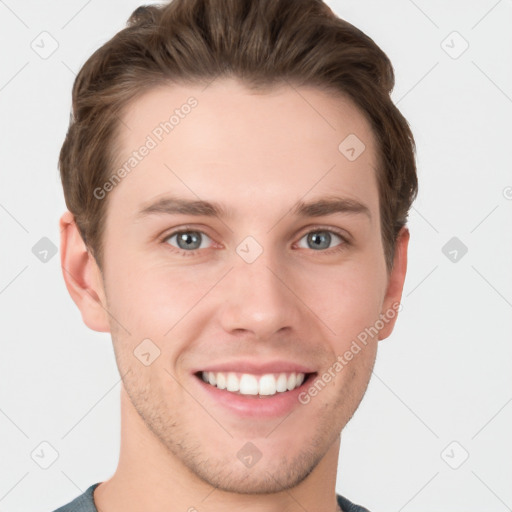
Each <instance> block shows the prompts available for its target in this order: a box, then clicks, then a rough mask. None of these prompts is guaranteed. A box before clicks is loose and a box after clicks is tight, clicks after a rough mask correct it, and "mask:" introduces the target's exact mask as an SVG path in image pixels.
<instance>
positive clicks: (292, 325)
mask: <svg viewBox="0 0 512 512" xmlns="http://www.w3.org/2000/svg"><path fill="white" fill-rule="evenodd" d="M237 258H238V257H237ZM234 263H235V264H234V268H233V269H232V270H231V272H230V273H229V275H228V276H227V279H226V280H225V282H223V286H224V289H223V294H222V296H223V297H224V298H225V301H224V302H223V304H222V305H221V308H220V321H221V324H222V327H223V329H224V330H225V331H226V332H229V333H238V334H240V332H250V333H251V337H252V338H255V339H261V340H264V339H269V338H270V337H272V335H274V334H275V333H277V332H279V331H281V330H282V331H284V330H290V329H292V330H297V326H298V322H299V321H300V318H301V304H302V303H301V301H300V299H299V298H298V297H297V296H296V295H295V294H294V292H293V290H294V282H293V281H294V278H293V277H292V275H291V272H290V271H289V270H287V269H286V268H285V265H284V264H278V258H277V256H275V255H274V254H273V252H271V251H270V250H267V251H263V253H262V254H261V255H260V256H259V257H258V258H257V259H256V260H255V261H253V262H252V263H247V262H246V261H244V260H243V259H241V258H238V260H237V259H235V260H234ZM302 317H305V315H304V312H303V313H302Z"/></svg>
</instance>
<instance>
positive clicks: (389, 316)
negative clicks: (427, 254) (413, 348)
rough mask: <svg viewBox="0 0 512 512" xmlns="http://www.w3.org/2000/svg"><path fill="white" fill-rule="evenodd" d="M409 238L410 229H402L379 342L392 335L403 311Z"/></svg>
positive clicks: (386, 297) (385, 299)
mask: <svg viewBox="0 0 512 512" xmlns="http://www.w3.org/2000/svg"><path fill="white" fill-rule="evenodd" d="M409 237H410V234H409V229H408V228H407V227H406V226H404V227H402V229H401V230H400V231H399V233H398V236H397V240H396V244H395V256H394V259H393V268H392V270H391V272H390V274H389V277H388V285H387V290H386V295H385V297H384V302H383V305H382V315H384V320H383V321H384V327H383V328H382V329H381V330H380V331H379V338H378V339H379V340H383V339H386V338H387V337H388V336H389V335H390V334H391V333H392V331H393V328H394V326H395V322H396V319H397V317H398V311H399V308H400V309H401V307H400V306H399V303H400V300H401V298H402V291H403V288H404V281H405V274H406V272H407V248H408V246H409Z"/></svg>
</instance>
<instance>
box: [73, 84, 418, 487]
mask: <svg viewBox="0 0 512 512" xmlns="http://www.w3.org/2000/svg"><path fill="white" fill-rule="evenodd" d="M202 89H203V88H201V87H191V86H187V87H184V86H177V85H172V86H171V85H170V86H166V87H159V88H157V89H154V90H152V91H151V92H149V93H147V94H145V95H144V96H142V97H141V98H139V99H138V100H137V101H135V102H134V103H133V104H132V105H131V106H130V107H129V109H128V110H127V112H126V115H125V116H124V117H123V121H124V123H125V124H126V125H127V127H126V126H122V136H121V139H120V143H121V147H122V151H121V153H120V154H119V158H118V164H119V166H121V165H122V164H123V163H124V162H126V161H127V160H128V159H129V158H130V156H131V155H132V152H133V151H134V150H139V148H140V147H141V146H142V145H144V144H148V140H149V139H148V135H149V136H150V137H151V139H152V140H153V141H154V142H156V145H155V147H152V146H153V144H152V143H151V142H149V144H148V146H149V147H151V149H150V150H149V151H148V152H147V153H148V154H147V156H145V157H144V158H142V159H141V161H140V162H138V163H137V165H136V166H135V167H133V169H132V170H131V171H130V172H129V173H128V174H127V176H126V177H125V178H124V179H123V180H122V181H121V183H120V184H118V185H117V186H116V187H114V189H113V190H112V191H111V192H109V194H108V215H107V222H106V228H105V238H104V240H105V252H104V275H103V282H102V284H103V285H104V289H103V288H101V286H100V287H99V290H98V295H99V296H100V299H101V300H102V301H103V307H105V309H106V310H107V311H108V314H107V313H104V312H103V313H101V312H100V313H98V311H103V309H101V310H100V309H98V310H97V311H96V313H95V314H96V317H95V318H97V315H98V314H103V315H104V324H103V326H102V327H101V326H100V327H99V324H98V322H97V320H95V321H94V322H93V321H92V320H91V321H90V323H89V325H90V326H91V327H93V328H95V329H98V330H102V328H104V330H110V331H111V333H112V338H113V343H114V349H115V354H116V359H117V364H118V367H119V371H120V373H121V375H122V376H123V384H124V390H126V393H127V395H124V403H123V408H124V409H123V422H124V423H123V429H124V431H127V429H132V430H133V431H136V432H137V434H134V435H137V436H138V439H139V440H138V441H137V442H140V443H141V445H142V444H144V443H147V442H148V440H149V439H151V440H152V441H151V442H152V443H155V442H156V440H158V442H159V443H161V446H160V447H161V448H166V450H164V449H161V450H160V452H161V454H162V457H166V458H168V460H169V461H171V460H173V461H174V464H175V463H176V461H178V463H180V464H184V465H185V466H186V467H188V468H189V469H190V470H191V471H192V473H193V474H195V475H196V476H199V477H200V478H201V479H202V480H204V481H206V482H208V483H210V484H211V485H213V486H216V487H219V488H220V489H224V490H228V491H231V492H255V493H265V492H267V493H268V492H272V491H275V490H278V489H282V488H289V487H292V486H294V485H297V484H298V483H299V482H301V481H302V480H303V479H304V478H305V477H306V476H307V475H308V474H309V473H310V472H311V471H312V470H313V469H314V468H315V467H316V466H317V464H319V463H320V461H321V460H322V458H323V457H324V456H325V455H326V454H327V453H328V451H329V450H330V449H331V450H332V447H333V446H336V447H337V445H336V442H337V441H338V437H339V434H340V431H341V429H342V428H343V427H344V426H345V424H346V423H347V422H348V420H349V419H350V417H351V416H352V414H353V413H354V411H355V410H356V408H357V406H358V405H359V403H360V401H361V399H362V397H363V394H364V392H365V390H366V387H367V384H368V381H369V378H370V375H371V372H372V368H373V364H374V360H375V356H376V350H377V341H378V339H379V338H385V337H387V336H388V335H389V334H390V332H391V330H392V327H393V323H394V319H395V318H396V301H399V299H400V296H401V291H402V286H403V280H404V277H405V266H406V249H407V241H408V233H407V231H406V230H404V231H403V236H402V237H401V238H400V239H399V241H398V244H397V252H396V259H395V267H394V269H393V272H392V273H391V274H390V275H388V273H387V270H386V265H385V259H384V250H383V246H382V239H381V229H380V214H379V196H378V188H377V179H376V172H375V168H376V167H377V161H376V141H375V139H374V136H373V135H372V132H371V129H370V126H369V124H368V123H367V122H366V121H365V119H364V118H363V116H362V115H361V114H360V113H359V111H358V110H357V109H356V108H355V107H354V106H353V105H352V104H351V103H350V102H349V101H347V100H342V99H340V98H335V97H333V96H332V95H327V94H326V93H323V92H321V91H319V90H316V89H311V88H307V89H306V88H300V89H294V88H292V87H281V88H279V89H275V90H273V91H272V92H270V93H266V94H253V93H250V92H249V91H248V90H247V89H245V88H244V87H243V86H241V85H239V84H238V83H237V82H234V81H228V80H217V81H215V82H214V83H213V84H212V85H211V86H209V87H208V88H206V89H205V90H204V91H203V90H202ZM190 96H193V97H194V98H195V99H196V100H197V105H196V106H194V107H192V108H190V109H188V108H185V109H182V110H181V114H182V115H181V116H179V115H178V116H177V117H178V118H179V122H177V123H176V124H175V126H174V128H173V129H172V131H170V130H169V133H165V131H163V133H162V129H160V130H158V129H156V127H158V126H159V125H160V123H161V122H163V121H166V120H168V119H169V117H170V115H171V114H172V113H173V111H174V110H175V109H179V108H180V107H181V106H182V105H184V104H186V102H187V99H188V98H189V97H190ZM185 111H186V112H188V114H184V113H183V112H185ZM174 121H176V119H175V120H174ZM155 129H156V130H155ZM155 134H159V135H158V136H156V135H155ZM350 134H355V135H356V136H357V138H358V139H359V140H360V141H362V143H364V145H365V149H364V151H363V152H362V153H361V154H360V155H359V156H357V155H358V154H359V153H360V151H361V149H362V146H360V145H357V144H359V143H357V144H356V143H355V142H354V141H355V140H356V139H354V138H353V137H352V138H350V139H348V142H347V143H346V144H345V145H347V144H348V146H347V147H345V146H343V145H342V150H341V151H340V149H339V146H340V143H341V142H342V141H344V139H345V138H346V137H347V136H349V135H350ZM159 138H160V139H161V140H159ZM349 142H351V144H349ZM356 142H357V141H356ZM351 147H353V148H354V151H352V150H351ZM347 156H348V157H350V158H348V157H347ZM354 156H356V157H357V158H355V159H354ZM169 196H172V197H173V198H176V199H180V200H184V201H208V202H211V203H215V204H216V205H219V206H221V207H222V210H223V215H222V216H221V217H215V216H211V215H208V210H207V209H204V208H203V210H204V211H203V212H202V214H201V215H193V214H192V213H162V212H160V213H154V212H153V213H146V214H142V213H140V212H141V211H142V210H143V209H145V208H146V207H148V206H149V205H151V204H152V203H155V202H156V201H158V200H161V199H163V198H166V197H169ZM335 198H339V199H344V200H347V201H351V203H350V204H351V205H352V206H354V205H356V204H358V203H360V205H362V206H361V207H359V208H352V209H348V210H346V211H335V212H331V213H325V212H324V214H323V215H321V216H314V215H312V213H313V212H311V211H309V212H306V214H305V215H299V214H297V213H296V212H295V211H294V209H295V208H296V206H297V203H307V204H309V203H312V202H316V201H320V200H321V199H326V200H333V199H335ZM347 204H348V203H347ZM200 213H201V212H200ZM176 231H183V232H185V233H184V234H183V235H182V236H181V238H180V237H179V236H173V234H174V233H175V232H176ZM308 235H309V236H308ZM99 282H100V281H98V283H99ZM105 298H106V300H105ZM390 311H392V312H391V313H389V312H390ZM82 312H83V313H84V310H82ZM381 314H382V315H387V317H386V318H387V321H386V322H384V327H382V322H378V321H379V319H382V316H380V315H381ZM88 315H89V313H88V312H87V311H85V313H84V320H85V321H86V323H87V322H88V320H87V319H88ZM91 318H92V313H91ZM100 323H101V322H100ZM93 324H94V325H93ZM376 325H377V326H378V327H380V330H379V334H378V335H375V326H376ZM372 326H373V330H372V331H371V332H372V333H373V335H374V336H373V338H372V336H368V329H369V328H371V327H372ZM365 329H367V330H366V331H365ZM363 332H366V342H365V343H364V342H362V341H361V340H363V339H365V335H361V333H363ZM358 336H359V338H358ZM143 340H151V341H143ZM354 340H358V341H357V346H358V347H359V350H357V349H356V348H355V347H356V346H355V345H354V344H353V342H354ZM141 343H142V345H141ZM351 347H352V348H351ZM158 351H159V352H158ZM347 351H351V352H352V357H351V358H350V356H345V354H346V352H347ZM156 355H158V357H156V359H154V357H155V356H156ZM338 356H340V358H341V359H340V358H338ZM153 359H154V360H153ZM336 361H338V363H339V364H338V365H336V364H335V363H336ZM341 361H343V362H341ZM244 363H252V364H254V365H255V368H253V369H252V371H251V369H250V368H247V367H244V366H243V365H244ZM267 363H276V366H275V367H274V368H273V369H271V371H268V369H267V371H265V369H264V368H262V369H259V368H257V367H258V366H260V365H261V366H263V365H265V364H267ZM218 367H224V368H225V369H226V371H225V372H224V373H225V374H227V373H229V371H232V372H235V373H238V374H242V373H249V374H254V375H255V376H256V381H258V379H259V378H260V377H261V374H267V373H274V374H276V376H277V377H279V374H280V373H282V372H284V373H285V374H286V377H285V378H286V384H288V378H289V373H290V371H293V368H299V369H301V371H303V372H307V373H309V372H316V375H315V376H313V377H310V378H309V379H308V380H307V381H306V382H304V383H303V384H302V385H301V387H300V388H299V389H296V390H295V391H287V392H277V393H276V394H274V395H269V396H264V397H261V398H260V397H258V396H257V395H245V396H241V395H240V394H238V393H232V392H230V391H227V390H219V389H216V388H214V387H213V386H212V385H211V384H207V383H205V382H204V381H203V380H201V378H199V377H198V376H197V375H196V373H197V372H201V371H204V370H211V369H216V368H218ZM340 367H341V369H340ZM281 370H282V371H281ZM329 371H330V375H331V378H330V379H328V377H327V378H325V379H324V378H322V376H323V375H324V373H325V372H327V373H329ZM239 376H240V375H239ZM220 379H222V377H220ZM245 379H246V380H247V381H248V382H249V383H251V382H252V383H254V380H253V379H251V377H248V378H247V377H246V378H245ZM267 380H268V378H267ZM278 380H279V379H278ZM270 381H271V379H270ZM318 381H322V382H321V383H320V384H321V385H318V386H317V389H316V393H315V391H312V392H310V391H309V390H311V388H312V387H314V384H315V382H318ZM281 382H283V379H282V378H281ZM292 384H293V383H292ZM269 389H271V388H269ZM124 390H123V393H124ZM127 396H129V399H128V398H127ZM127 425H128V426H127ZM128 435H129V434H128ZM249 441H250V442H251V443H252V445H250V444H247V443H248V442H249ZM253 445H254V446H253ZM251 457H252V458H251ZM258 458H259V460H257V459H258ZM254 461H256V462H254Z"/></svg>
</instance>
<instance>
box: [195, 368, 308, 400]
mask: <svg viewBox="0 0 512 512" xmlns="http://www.w3.org/2000/svg"><path fill="white" fill-rule="evenodd" d="M238 375H240V378H238ZM238 375H237V374H236V373H234V372H228V373H223V372H202V373H201V377H202V379H203V380H204V381H205V382H207V383H209V384H211V385H212V386H216V387H217V388H219V389H226V390H227V391H231V392H233V393H239V394H241V395H275V394H276V393H284V392H286V391H292V390H293V389H295V388H298V387H299V386H300V385H301V384H302V383H303V382H304V379H305V374H304V373H293V372H292V373H280V374H273V373H267V374H265V375H253V374H250V373H242V374H238Z"/></svg>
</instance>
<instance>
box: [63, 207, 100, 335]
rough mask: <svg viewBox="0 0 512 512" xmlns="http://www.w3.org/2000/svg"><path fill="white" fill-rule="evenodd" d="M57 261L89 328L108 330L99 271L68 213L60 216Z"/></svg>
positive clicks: (72, 218) (69, 290)
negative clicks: (58, 254)
mask: <svg viewBox="0 0 512 512" xmlns="http://www.w3.org/2000/svg"><path fill="white" fill-rule="evenodd" d="M59 227H60V263H61V267H62V275H63V276H64V281H65V283H66V288H67V289H68V292H69V294H70V295H71V298H72V299H73V301H74V302H75V304H76V305H77V306H78V309H79V310H80V312H81V314H82V319H83V321H84V323H85V324H86V325H87V327H89V328H90V329H92V330H93V331H99V332H110V325H109V321H108V312H107V307H106V298H105V290H104V289H103V280H102V278H101V271H100V269H99V267H98V265H97V263H96V260H95V259H94V257H93V256H92V255H91V253H90V252H89V250H88V249H87V247H86V245H85V243H84V241H83V240H82V237H81V235H80V232H79V230H78V227H77V225H76V224H75V219H74V216H73V214H72V213H71V212H69V211H66V212H65V213H64V214H63V215H62V216H61V218H60V221H59Z"/></svg>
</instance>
